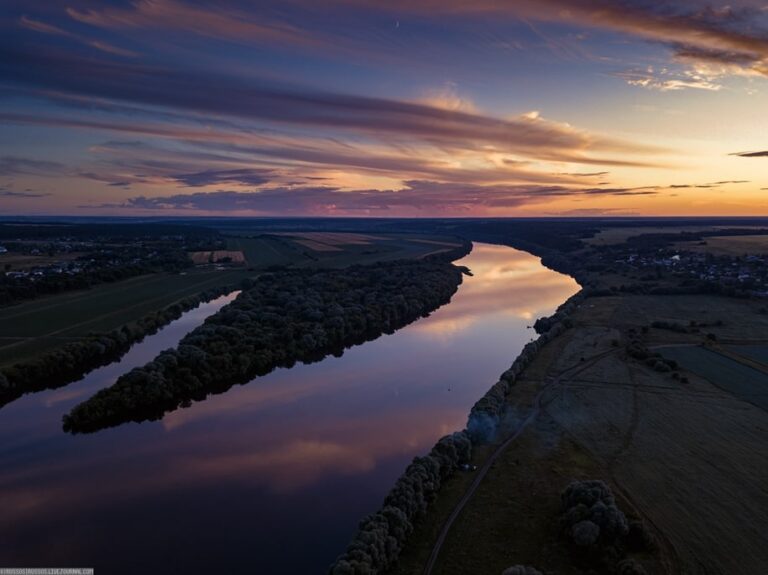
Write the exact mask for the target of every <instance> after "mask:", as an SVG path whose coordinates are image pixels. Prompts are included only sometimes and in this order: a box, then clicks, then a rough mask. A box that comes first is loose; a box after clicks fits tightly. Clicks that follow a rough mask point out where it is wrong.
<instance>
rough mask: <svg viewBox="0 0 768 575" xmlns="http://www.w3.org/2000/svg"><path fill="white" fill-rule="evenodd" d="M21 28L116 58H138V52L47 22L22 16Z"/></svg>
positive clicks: (20, 20) (20, 19)
mask: <svg viewBox="0 0 768 575" xmlns="http://www.w3.org/2000/svg"><path fill="white" fill-rule="evenodd" d="M19 26H21V27H22V28H26V29H28V30H33V31H35V32H40V33H42V34H49V35H53V36H61V37H64V38H69V39H71V40H75V41H76V42H79V43H81V44H84V45H86V46H90V47H91V48H96V49H97V50H101V51H102V52H107V53H108V54H114V55H116V56H125V57H128V58H135V57H137V56H138V54H137V53H136V52H132V51H131V50H126V49H125V48H119V47H118V46H113V45H112V44H110V43H109V42H104V41H102V40H92V39H90V38H85V37H83V36H80V35H79V34H74V33H72V32H69V31H67V30H64V29H63V28H59V27H58V26H54V25H52V24H46V23H45V22H41V21H39V20H34V19H32V18H29V17H28V16H22V17H21V18H19Z"/></svg>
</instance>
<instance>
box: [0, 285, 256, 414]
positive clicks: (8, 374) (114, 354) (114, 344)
mask: <svg viewBox="0 0 768 575" xmlns="http://www.w3.org/2000/svg"><path fill="white" fill-rule="evenodd" d="M247 281H248V280H246V282H247ZM245 285H250V284H247V283H246V284H245ZM235 289H237V286H235V285H230V286H221V287H217V288H212V289H209V290H206V291H204V292H201V293H199V294H197V295H194V296H189V297H186V298H184V299H182V300H179V301H178V302H176V303H174V304H172V305H170V306H167V307H165V308H163V309H161V310H158V311H156V312H152V313H150V314H147V315H145V316H144V317H142V318H140V319H138V320H136V321H133V322H130V323H127V324H124V325H122V326H121V327H119V328H117V329H114V330H112V331H110V332H107V333H102V334H94V335H91V336H88V337H86V338H84V339H82V340H80V341H76V342H72V343H68V344H66V345H63V346H61V347H58V348H56V349H54V350H51V351H49V352H47V353H44V354H41V355H39V356H36V357H35V358H33V359H30V360H27V361H22V362H19V363H16V364H14V365H12V366H10V367H5V368H2V369H0V406H3V405H6V404H8V403H10V402H12V401H14V400H16V399H18V398H19V397H21V396H22V395H24V394H25V393H30V392H34V391H42V390H44V389H55V388H58V387H62V386H64V385H67V384H69V383H72V382H73V381H78V380H79V379H81V378H82V377H83V376H85V375H86V374H87V373H88V372H90V371H92V370H94V369H96V368H99V367H101V366H104V365H107V364H109V363H112V362H113V361H117V360H118V359H120V358H121V357H122V356H123V355H125V353H127V352H128V350H129V349H130V348H131V346H132V345H133V344H134V343H136V342H139V341H141V340H142V339H144V338H145V337H146V336H148V335H151V334H153V333H155V332H157V331H158V330H159V329H160V328H161V327H163V326H165V325H167V324H168V323H170V322H171V321H173V320H175V319H178V318H179V317H181V315H182V314H183V313H184V312H185V311H187V310H190V309H192V308H195V307H197V306H198V305H200V303H202V302H206V301H210V300H212V299H215V298H217V297H219V296H221V295H224V294H227V293H230V292H232V291H234V290H235Z"/></svg>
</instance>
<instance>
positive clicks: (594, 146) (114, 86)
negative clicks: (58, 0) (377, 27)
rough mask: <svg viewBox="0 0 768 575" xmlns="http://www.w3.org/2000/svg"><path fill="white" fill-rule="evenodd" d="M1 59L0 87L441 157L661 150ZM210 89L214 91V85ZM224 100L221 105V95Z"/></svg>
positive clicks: (459, 114)
mask: <svg viewBox="0 0 768 575" xmlns="http://www.w3.org/2000/svg"><path fill="white" fill-rule="evenodd" d="M5 52H6V53H5V54H4V55H3V58H2V61H0V75H1V76H2V78H3V79H4V83H6V84H9V83H10V84H12V85H16V86H27V87H33V88H37V89H48V90H56V91H59V92H64V93H69V94H77V95H81V96H89V97H97V98H107V99H112V100H116V101H129V102H132V103H135V104H142V105H149V106H161V107H168V108H174V109H176V110H185V111H187V112H192V113H196V114H213V115H215V116H219V117H222V116H223V117H230V118H232V117H236V118H241V119H245V120H250V121H258V122H261V123H262V124H263V123H268V124H285V125H291V126H297V127H300V128H302V129H305V130H307V129H322V130H326V131H328V130H330V131H334V132H340V133H346V134H356V135H361V136H365V137H367V138H384V137H389V138H404V139H407V140H408V141H412V142H413V141H416V142H418V143H420V144H421V145H432V146H438V147H441V148H443V149H458V150H461V149H464V150H475V151H477V150H482V149H487V148H489V147H490V148H492V149H494V150H497V151H501V152H505V153H510V154H519V155H523V156H526V157H531V158H536V159H540V160H543V161H560V162H574V163H587V164H604V165H624V166H647V165H648V162H642V161H638V160H628V159H619V158H615V157H610V156H607V157H606V156H605V155H604V154H629V153H632V154H641V153H646V154H647V153H651V152H658V151H660V150H658V149H657V148H651V147H647V146H642V145H640V144H637V143H633V142H624V141H619V140H615V139H610V138H605V137H601V136H598V135H595V134H590V133H588V132H585V131H582V130H578V129H576V128H573V127H571V126H569V125H567V124H560V123H556V122H552V121H548V120H544V119H542V118H529V117H518V118H512V119H502V118H495V117H492V116H487V115H482V114H477V113H469V112H464V111H460V110H447V109H444V108H438V107H435V106H429V105H425V104H421V103H415V102H408V101H404V100H395V99H385V98H372V97H364V96H354V95H348V94H340V93H332V92H320V91H314V90H311V89H307V88H297V87H286V86H277V85H275V84H274V83H270V82H267V81H266V80H258V79H254V80H245V79H242V78H233V77H228V76H218V77H216V76H212V75H210V74H206V75H201V74H198V73H193V72H185V71H181V70H176V69H169V68H160V67H149V66H141V65H134V64H128V63H121V64H120V65H115V64H112V63H109V62H104V61H98V60H92V59H89V60H84V59H81V58H77V57H73V56H68V55H64V54H51V53H48V52H46V53H44V54H42V53H36V52H34V51H29V50H26V49H22V48H11V47H8V48H7V49H6V50H5ZM214 85H215V86H216V90H211V89H210V86H214ZM222 95H225V97H222Z"/></svg>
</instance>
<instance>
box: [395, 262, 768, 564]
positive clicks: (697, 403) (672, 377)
mask: <svg viewBox="0 0 768 575" xmlns="http://www.w3.org/2000/svg"><path fill="white" fill-rule="evenodd" d="M558 261H562V260H559V259H558V258H554V260H553V259H552V258H550V260H549V263H550V265H552V266H553V267H555V266H558V267H560V269H563V266H559V264H558ZM581 277H582V278H583V279H584V280H585V283H588V284H589V285H590V286H592V287H591V288H588V289H584V290H582V291H581V292H580V293H579V294H578V295H577V296H575V297H574V298H572V299H571V300H570V301H569V302H567V303H566V304H564V309H563V312H565V313H561V314H560V317H559V318H558V320H554V319H549V320H545V321H541V322H538V327H539V328H540V329H542V330H544V329H545V328H548V329H547V331H545V332H544V335H543V336H542V338H540V339H539V340H537V341H539V342H540V343H538V344H536V345H533V344H529V346H526V347H527V349H526V350H524V352H523V354H521V358H527V359H526V360H525V368H524V369H519V368H514V367H513V368H511V369H510V370H509V371H508V372H507V373H505V374H504V376H503V377H502V379H501V380H500V381H499V382H498V383H497V384H495V385H494V386H493V387H492V388H491V390H490V391H489V393H488V394H486V396H485V397H484V398H482V399H481V400H480V401H478V403H477V404H476V406H475V408H473V414H472V415H471V416H470V420H469V423H468V430H469V429H472V428H473V427H474V428H475V429H477V430H479V431H480V433H476V434H474V435H473V439H475V441H476V442H477V443H478V445H475V446H473V447H474V449H473V454H474V455H473V458H472V464H474V465H477V466H478V467H479V468H481V469H482V466H483V465H484V463H485V462H486V461H487V460H488V458H489V457H490V456H491V455H493V454H494V453H496V449H497V447H498V446H499V445H500V444H501V443H502V442H504V441H506V440H508V439H509V438H510V437H511V436H512V435H514V436H515V438H514V439H515V440H514V443H511V444H510V445H508V446H507V447H506V448H505V449H504V450H503V451H501V452H500V453H499V454H498V458H497V459H496V460H495V461H494V463H493V466H492V467H491V468H490V469H489V470H488V473H487V476H486V477H484V478H483V479H482V481H481V482H480V484H479V485H477V486H473V483H474V482H475V479H474V477H473V474H472V473H459V474H456V476H455V477H454V478H453V479H452V480H450V481H449V482H446V483H445V484H444V487H443V490H442V491H441V492H440V493H439V495H438V496H437V497H436V498H435V501H434V504H433V505H432V507H431V508H430V511H429V512H428V513H427V514H426V515H425V516H424V517H423V518H422V520H421V521H420V522H419V523H418V524H417V526H416V528H415V529H414V531H413V534H412V535H411V537H410V539H409V542H408V544H406V545H405V547H404V550H403V554H402V556H401V557H400V560H399V562H398V563H397V565H395V566H394V567H393V568H391V569H390V570H388V571H386V572H388V573H392V574H405V573H421V572H422V571H424V566H425V565H427V564H429V562H430V555H433V556H434V554H435V549H436V548H435V544H436V542H439V541H441V538H444V542H443V544H442V545H441V547H440V549H439V553H437V555H436V561H435V562H434V569H433V570H432V571H431V572H433V573H440V574H441V575H442V574H460V573H468V572H487V573H500V572H501V571H502V570H503V569H505V568H506V567H508V566H510V565H514V564H528V565H533V566H535V567H537V568H538V569H540V570H542V571H553V572H557V573H558V574H561V575H562V574H573V575H576V574H580V573H583V572H584V570H585V569H588V568H590V566H589V565H586V564H583V563H580V562H579V561H578V560H577V561H574V557H573V556H572V555H571V554H570V552H569V550H568V547H567V545H565V544H564V542H563V540H562V539H561V538H560V535H559V531H558V529H557V514H558V512H559V496H560V492H561V491H562V490H563V489H564V488H565V486H566V485H567V484H568V483H569V482H570V481H571V480H572V479H587V478H598V479H604V480H606V481H607V482H608V483H609V484H610V485H611V487H612V488H613V491H614V492H615V493H616V494H617V498H618V501H619V507H620V508H622V509H624V510H625V512H626V513H627V514H628V516H629V517H630V518H634V519H636V520H640V521H642V522H643V523H644V524H645V526H646V529H647V530H648V532H649V533H652V534H653V536H654V537H655V539H656V540H657V541H658V546H657V547H656V549H655V551H654V552H652V553H651V552H648V551H645V552H641V553H635V554H634V555H633V559H635V560H636V561H637V562H638V564H640V565H644V568H645V570H646V571H647V572H649V573H698V572H702V571H701V569H702V568H703V567H702V566H703V565H706V566H707V567H706V570H707V571H706V572H712V573H723V574H725V573H732V572H741V573H758V572H761V570H762V569H763V567H764V566H765V565H768V556H766V554H765V553H764V552H763V551H762V549H763V547H762V546H761V543H760V539H761V537H762V535H761V534H762V533H764V532H765V529H768V521H767V520H766V517H765V515H764V514H761V512H760V510H761V509H765V508H766V506H767V505H768V498H767V497H766V494H765V492H764V490H762V488H761V487H760V486H761V485H765V484H766V482H768V457H767V456H766V454H765V451H764V449H763V447H762V446H763V445H764V439H765V433H764V431H761V430H765V429H766V428H768V416H767V415H766V412H765V411H763V410H762V409H760V407H758V406H757V405H759V403H758V402H756V401H753V402H752V403H750V398H751V397H755V395H754V394H756V393H760V391H759V390H758V389H752V390H751V391H750V390H746V391H743V392H742V393H743V394H746V395H744V396H743V397H740V396H734V395H733V394H732V393H729V392H728V391H726V390H725V389H722V388H720V387H718V386H717V385H715V384H714V383H713V382H712V381H714V379H713V378H714V374H713V375H712V376H711V378H710V379H707V378H706V377H702V376H701V375H697V374H696V373H694V371H699V372H700V370H698V369H697V368H696V367H694V366H692V365H689V366H687V367H688V369H686V366H678V365H677V364H675V363H674V362H671V363H664V365H663V366H662V367H664V369H661V367H660V366H659V365H660V360H663V358H659V357H655V358H654V357H652V356H653V350H654V349H655V348H656V347H658V346H661V348H663V346H664V345H670V344H673V345H675V346H679V345H691V346H702V345H704V344H705V342H708V344H709V345H711V342H712V341H713V340H714V341H717V342H721V343H722V342H734V343H738V344H739V345H742V346H747V347H749V349H753V348H755V346H761V345H766V344H768V339H766V333H768V322H766V319H765V316H764V314H763V313H762V311H761V310H762V309H763V308H762V305H763V304H762V303H761V302H759V301H750V300H744V299H735V298H727V297H722V296H706V295H674V296H672V295H656V296H635V295H631V294H617V295H614V296H606V293H611V291H610V289H609V286H607V285H606V284H604V283H603V285H601V280H604V279H605V278H601V277H599V276H595V275H594V274H593V275H592V276H591V277H590V276H589V274H584V275H582V276H581ZM587 296H590V297H587ZM566 310H567V311H566ZM671 318H674V319H675V321H676V322H678V323H680V324H683V323H684V324H685V325H686V326H688V325H690V326H694V327H691V328H686V329H684V330H682V332H683V333H682V334H681V333H680V330H677V331H671V330H667V329H663V327H661V328H655V327H653V326H654V325H660V326H664V325H667V324H668V323H669V321H670V319H671ZM556 326H560V327H556ZM698 326H702V327H701V328H699V327H698ZM553 328H554V331H552V330H553ZM550 333H551V335H548V334H550ZM638 345H639V346H640V347H642V348H643V349H651V350H652V351H651V352H649V353H648V357H645V358H639V359H638V358H637V352H636V350H637V346H638ZM750 346H751V347H750ZM761 349H762V348H761ZM519 359H520V358H519ZM516 363H517V362H516ZM662 363H663V361H662ZM670 365H673V366H674V367H673V368H670V367H669V366H670ZM747 365H750V363H747ZM752 365H753V363H752ZM691 370H693V371H691ZM706 375H709V374H706ZM510 376H512V377H510ZM505 379H506V381H505ZM510 380H511V381H510ZM763 389H764V388H763ZM750 394H752V395H750ZM745 398H746V400H745ZM753 403H755V405H753ZM534 410H536V413H535V415H534V417H532V418H531V419H530V420H528V421H527V420H526V418H528V417H529V416H531V414H533V412H534ZM473 416H474V421H473ZM713 420H717V421H718V426H717V427H716V428H713V426H712V425H711V422H712V421H713ZM477 422H480V423H477ZM521 423H525V425H524V426H523V427H522V428H521ZM489 429H490V430H495V432H496V433H495V434H493V433H490V434H489V433H485V432H484V431H485V430H489ZM672 438H674V440H672ZM483 441H485V442H487V444H486V445H484V446H481V445H480V444H481V443H482V442H483ZM713 466H714V467H713ZM746 469H752V470H755V469H759V470H761V471H760V472H758V473H754V471H752V472H751V473H749V474H744V473H742V472H741V471H740V470H746ZM472 489H475V491H474V492H473V495H472V497H471V498H469V500H468V501H466V502H464V503H465V504H464V505H463V506H462V508H461V509H462V510H461V512H460V513H459V514H458V516H455V515H456V509H457V506H459V504H460V502H462V500H463V499H465V498H466V494H467V493H468V492H469V491H470V490H472ZM704 501H706V504H704V503H703V502H704ZM452 515H454V517H452ZM452 520H454V521H453V522H452V524H451V527H450V529H448V530H447V531H446V529H445V527H446V525H447V524H448V523H451V521H452ZM734 549H736V550H738V552H734ZM433 558H434V557H433ZM599 572H603V571H599ZM606 572H607V571H606Z"/></svg>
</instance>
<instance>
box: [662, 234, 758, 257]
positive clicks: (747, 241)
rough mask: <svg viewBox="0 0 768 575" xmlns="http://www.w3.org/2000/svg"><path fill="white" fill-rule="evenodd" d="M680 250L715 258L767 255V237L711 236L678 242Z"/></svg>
mask: <svg viewBox="0 0 768 575" xmlns="http://www.w3.org/2000/svg"><path fill="white" fill-rule="evenodd" d="M676 246H677V247H679V248H680V249H685V250H689V251H692V252H702V253H709V254H712V255H716V256H743V255H762V254H768V235H754V236H752V235H750V236H712V237H708V238H706V244H702V243H701V242H679V243H678V244H676Z"/></svg>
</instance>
